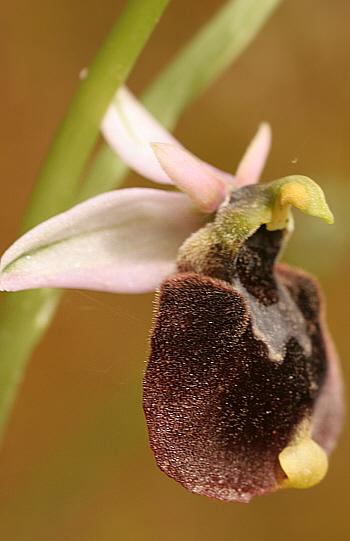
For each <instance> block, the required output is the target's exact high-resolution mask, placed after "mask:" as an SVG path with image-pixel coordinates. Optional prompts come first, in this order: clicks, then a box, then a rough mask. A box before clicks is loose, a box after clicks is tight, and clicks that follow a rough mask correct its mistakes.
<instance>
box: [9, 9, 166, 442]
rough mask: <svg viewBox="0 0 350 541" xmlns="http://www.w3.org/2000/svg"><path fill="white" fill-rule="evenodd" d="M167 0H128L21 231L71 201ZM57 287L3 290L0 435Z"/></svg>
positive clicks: (46, 321)
mask: <svg viewBox="0 0 350 541" xmlns="http://www.w3.org/2000/svg"><path fill="white" fill-rule="evenodd" d="M168 2H169V0H130V2H129V3H128V4H127V6H126V7H125V9H124V11H123V12H122V14H121V16H120V17H119V19H118V20H117V22H116V24H115V25H114V27H113V28H112V31H111V33H110V34H109V36H108V37H107V39H106V41H105V43H104V44H103V45H102V47H101V49H100V50H99V52H98V54H97V56H96V58H95V60H94V62H93V63H92V65H91V66H90V68H89V72H88V76H87V77H86V79H85V80H84V81H82V83H81V85H80V86H79V89H78V91H77V93H76V95H75V96H74V99H73V101H72V103H71V105H70V107H69V109H68V112H67V114H66V116H65V118H64V119H63V121H62V124H61V126H60V128H59V130H58V132H57V135H56V137H55V139H54V141H53V143H52V145H51V147H50V150H49V153H48V155H47V157H46V159H45V162H44V164H43V166H42V169H41V172H40V175H39V178H38V181H37V184H36V186H35V189H34V192H33V194H32V198H31V201H30V204H29V206H28V210H27V212H26V216H25V220H24V224H23V227H22V232H24V231H27V230H28V229H30V228H32V227H34V226H35V225H37V224H38V223H40V222H42V221H43V220H46V219H47V218H50V217H51V216H54V215H55V214H58V213H60V212H62V211H64V210H66V209H67V208H69V207H70V206H72V204H73V203H74V201H75V198H76V192H77V188H78V184H79V181H80V178H81V175H82V172H83V170H84V168H85V167H86V163H87V160H88V158H89V156H90V153H91V151H92V149H93V147H94V145H95V143H96V140H97V138H98V135H99V126H100V123H101V120H102V117H103V115H104V113H105V111H106V109H107V107H108V105H109V103H110V102H111V100H112V98H113V95H114V93H115V92H116V90H117V88H118V87H119V85H121V84H123V83H124V81H125V80H126V78H127V76H128V74H129V72H130V70H131V69H132V67H133V65H134V63H135V61H136V59H137V57H138V55H139V54H140V52H141V51H142V49H143V47H144V45H145V43H146V41H147V39H148V37H149V36H150V34H151V32H152V30H153V29H154V27H155V25H156V24H157V22H158V19H159V17H160V15H161V14H162V12H163V10H164V9H165V7H166V5H167V4H168ZM60 296H61V293H60V292H59V291H52V290H47V291H23V292H20V293H16V294H13V293H12V294H6V295H5V296H4V298H3V303H2V307H1V308H2V309H1V313H0V355H1V358H0V437H1V434H3V432H4V429H5V427H6V424H7V419H8V416H9V413H10V411H11V408H12V405H13V402H14V399H15V396H16V394H17V389H18V386H19V383H20V381H21V379H22V377H23V373H24V369H25V366H26V362H27V359H28V357H29V355H30V354H31V352H32V350H33V348H34V347H35V345H36V344H37V343H38V341H39V340H40V339H41V337H42V335H43V333H44V331H45V329H46V328H47V327H48V325H49V324H50V321H51V319H52V317H53V314H54V313H55V310H56V308H57V306H58V302H59V299H60Z"/></svg>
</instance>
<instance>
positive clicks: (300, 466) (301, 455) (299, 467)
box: [278, 438, 328, 488]
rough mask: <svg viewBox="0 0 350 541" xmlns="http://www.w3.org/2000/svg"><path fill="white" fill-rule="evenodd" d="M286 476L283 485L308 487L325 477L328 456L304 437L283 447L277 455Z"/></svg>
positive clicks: (314, 443)
mask: <svg viewBox="0 0 350 541" xmlns="http://www.w3.org/2000/svg"><path fill="white" fill-rule="evenodd" d="M278 459H279V462H280V465H281V468H282V470H283V471H284V473H285V474H286V476H287V479H286V481H285V482H284V487H285V488H287V487H293V488H309V487H312V486H314V485H316V484H317V483H319V482H320V481H322V479H323V478H324V477H325V475H326V473H327V470H328V458H327V455H326V453H325V451H324V450H323V449H322V447H320V446H319V445H318V444H317V443H316V442H315V441H313V440H311V439H309V438H305V439H302V440H300V441H299V442H298V443H297V444H295V445H289V446H288V447H285V448H284V449H283V451H281V453H280V454H279V456H278Z"/></svg>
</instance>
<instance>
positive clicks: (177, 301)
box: [0, 88, 343, 502]
mask: <svg viewBox="0 0 350 541" xmlns="http://www.w3.org/2000/svg"><path fill="white" fill-rule="evenodd" d="M102 132H103V134H104V136H105V138H106V139H107V141H108V142H109V144H110V145H111V146H112V148H114V150H115V151H116V152H117V153H118V154H119V155H120V156H121V157H122V158H123V159H124V161H125V162H126V163H127V164H128V165H129V166H130V167H132V168H133V169H134V170H135V171H137V172H139V173H140V174H143V175H144V176H146V177H147V178H149V179H151V180H154V181H156V182H158V183H161V184H169V185H171V184H173V185H174V186H176V187H177V188H178V189H180V190H181V192H183V193H180V192H178V191H165V190H160V189H146V188H130V189H122V190H116V191H114V192H109V193H104V194H101V195H99V196H97V197H94V198H92V199H90V200H88V201H85V202H83V203H80V204H79V205H77V206H75V207H73V208H72V209H70V210H68V211H67V212H64V213H62V214H60V215H58V216H55V217H53V218H51V219H50V220H47V221H46V222H44V223H42V224H40V225H39V226H37V227H35V228H34V229H32V230H31V231H29V232H28V233H26V234H25V235H23V236H22V237H21V238H20V239H18V240H17V241H16V242H15V243H14V244H13V245H12V246H11V247H10V248H9V249H8V250H7V252H6V253H5V254H4V256H3V257H2V260H1V267H0V270H1V274H0V285H1V288H2V289H3V290H9V291H17V290H21V289H31V288H39V287H70V288H88V289H98V290H104V291H113V292H122V293H126V292H127V293H139V292H145V291H151V290H154V289H155V288H158V287H159V286H160V289H159V293H158V305H157V311H156V319H155V325H154V330H153V334H152V339H151V354H150V359H149V363H148V366H147V369H146V374H145V380H144V410H145V414H146V418H147V423H148V428H149V435H150V442H151V446H152V449H153V451H154V453H155V457H156V460H157V463H158V465H159V467H160V468H161V469H162V470H163V471H165V472H166V473H167V474H168V475H169V476H171V477H173V478H174V479H176V480H177V481H179V482H180V483H182V485H183V486H185V487H186V488H187V489H188V490H190V491H192V492H194V493H198V494H203V495H206V496H210V497H214V498H218V499H222V500H226V501H239V502H247V501H249V500H250V499H251V498H252V497H253V496H258V495H261V494H265V493H268V492H271V491H274V490H277V489H279V488H284V487H288V486H290V487H300V488H306V487H309V486H312V485H314V484H316V483H317V482H319V481H320V480H321V479H322V478H323V477H324V475H325V474H326V471H327V467H328V458H327V457H328V455H329V454H330V452H331V451H332V449H333V448H334V445H335V443H336V439H337V436H338V434H339V431H340V429H341V424H342V408H343V406H342V382H341V377H340V373H339V368H338V361H337V357H336V354H335V351H334V348H333V346H332V343H331V340H330V338H329V336H328V332H327V329H326V325H325V320H324V311H323V307H322V301H321V299H320V293H319V288H318V286H317V285H316V283H315V281H314V280H313V279H312V278H311V277H310V276H308V275H307V274H305V273H304V272H301V271H296V270H292V269H290V268H288V267H287V266H285V265H281V264H278V263H277V261H278V259H279V257H280V255H281V252H282V250H283V247H284V245H285V243H286V241H287V239H288V237H289V235H290V233H291V231H292V216H291V212H290V208H291V206H292V205H294V206H296V207H297V208H299V209H300V210H302V211H303V212H305V213H307V214H309V215H311V216H318V217H321V218H323V219H324V220H325V221H327V222H329V223H331V222H332V221H333V217H332V214H331V212H330V211H329V209H328V206H327V204H326V202H325V199H324V195H323V192H322V191H321V189H320V188H319V187H318V186H317V184H315V183H314V182H313V181H312V180H310V179H308V178H307V177H302V176H292V177H284V178H281V179H279V180H275V181H273V182H270V183H266V184H257V182H258V180H259V177H260V173H261V170H262V168H263V166H264V163H265V160H266V157H267V154H268V151H269V147H270V137H271V136H270V129H269V126H268V125H267V124H262V125H261V126H260V128H259V131H258V133H257V135H256V137H255V138H254V139H253V141H252V143H251V144H250V146H249V148H248V150H247V152H246V154H245V155H244V157H243V159H242V161H241V162H240V164H239V166H238V169H237V172H236V175H235V176H232V175H230V174H228V173H225V172H223V171H220V170H218V169H216V168H215V167H213V166H210V165H208V164H206V163H204V162H203V161H201V160H199V159H198V158H196V157H194V156H193V155H192V154H191V153H189V152H188V151H187V150H185V149H184V148H183V147H182V146H181V145H180V143H178V141H176V139H174V138H173V137H172V136H171V135H170V134H169V133H168V132H166V131H165V130H164V128H163V127H162V126H160V125H159V124H158V123H157V122H156V121H155V120H154V119H153V118H152V117H151V116H150V115H149V113H148V112H147V111H146V110H145V109H144V108H143V107H142V106H141V104H140V103H139V102H138V101H137V100H136V99H135V98H134V97H133V96H132V95H131V94H130V92H129V91H128V90H127V89H126V88H122V89H120V91H119V92H118V94H117V96H116V99H115V101H114V102H113V104H112V105H111V106H110V108H109V110H108V112H107V114H106V116H105V118H104V120H103V123H102Z"/></svg>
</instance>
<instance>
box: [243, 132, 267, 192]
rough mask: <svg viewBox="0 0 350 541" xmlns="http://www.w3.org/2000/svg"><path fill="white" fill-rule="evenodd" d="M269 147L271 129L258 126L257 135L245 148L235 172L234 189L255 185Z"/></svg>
mask: <svg viewBox="0 0 350 541" xmlns="http://www.w3.org/2000/svg"><path fill="white" fill-rule="evenodd" d="M270 146H271V128H270V126H269V124H267V123H266V122H263V123H262V124H260V127H259V129H258V132H257V134H256V135H255V137H254V139H253V140H252V142H251V143H250V145H249V147H248V148H247V150H246V152H245V154H244V156H243V158H242V159H241V161H240V163H239V166H238V168H237V172H236V188H242V186H248V185H249V184H256V183H257V182H258V180H259V178H260V175H261V172H262V170H263V168H264V166H265V162H266V159H267V156H268V153H269V151H270Z"/></svg>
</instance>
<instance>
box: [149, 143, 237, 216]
mask: <svg viewBox="0 0 350 541" xmlns="http://www.w3.org/2000/svg"><path fill="white" fill-rule="evenodd" d="M151 147H152V149H153V151H154V153H155V155H156V157H157V160H158V161H159V163H160V165H161V166H162V168H163V169H164V171H165V172H166V174H167V175H168V176H169V177H170V178H171V179H172V181H173V182H174V184H175V185H176V186H177V187H178V188H179V189H180V190H182V191H183V192H185V193H187V195H188V196H189V197H190V199H191V201H192V202H193V203H194V204H195V205H196V206H197V207H198V208H200V209H201V210H202V211H203V212H214V211H215V210H216V209H217V208H218V207H219V206H220V205H221V203H222V202H223V200H224V199H225V195H226V191H227V188H226V183H225V182H224V181H223V179H222V178H220V177H218V176H217V175H216V174H214V173H213V172H212V171H210V170H209V169H208V168H207V167H205V165H203V163H202V162H200V161H199V160H197V159H196V158H194V157H193V156H192V154H190V153H189V152H187V151H186V150H183V149H181V148H179V147H177V146H175V145H171V144H169V143H153V144H151Z"/></svg>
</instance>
